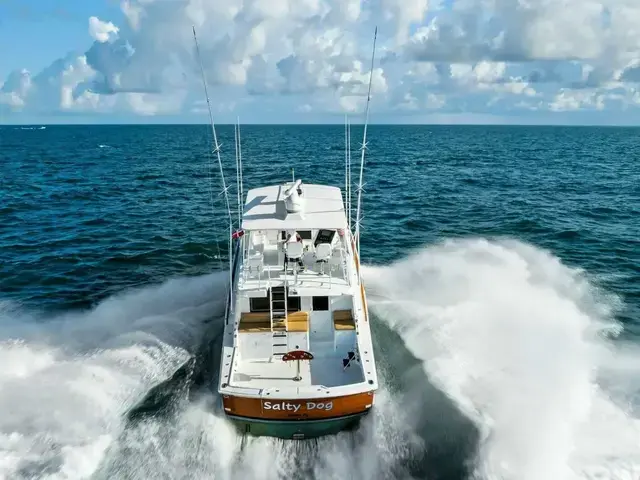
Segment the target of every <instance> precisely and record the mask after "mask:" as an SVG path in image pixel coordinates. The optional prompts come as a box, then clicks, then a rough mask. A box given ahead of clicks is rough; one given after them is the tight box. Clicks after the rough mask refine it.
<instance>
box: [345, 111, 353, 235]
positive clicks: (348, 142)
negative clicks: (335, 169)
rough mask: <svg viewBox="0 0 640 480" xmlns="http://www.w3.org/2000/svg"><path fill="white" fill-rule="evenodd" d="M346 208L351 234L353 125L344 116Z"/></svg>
mask: <svg viewBox="0 0 640 480" xmlns="http://www.w3.org/2000/svg"><path fill="white" fill-rule="evenodd" d="M344 208H345V211H346V213H347V225H348V227H349V232H351V124H350V123H349V118H348V116H347V115H345V116H344Z"/></svg>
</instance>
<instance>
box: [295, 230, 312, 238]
mask: <svg viewBox="0 0 640 480" xmlns="http://www.w3.org/2000/svg"><path fill="white" fill-rule="evenodd" d="M298 233H299V234H300V238H302V240H311V239H312V238H313V236H312V235H311V230H298Z"/></svg>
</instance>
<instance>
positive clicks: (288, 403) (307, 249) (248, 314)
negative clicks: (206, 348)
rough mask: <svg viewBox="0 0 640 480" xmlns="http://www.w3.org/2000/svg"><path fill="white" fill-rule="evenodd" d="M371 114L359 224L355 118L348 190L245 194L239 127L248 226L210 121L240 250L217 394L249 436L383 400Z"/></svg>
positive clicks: (345, 423) (297, 432) (331, 426)
mask: <svg viewBox="0 0 640 480" xmlns="http://www.w3.org/2000/svg"><path fill="white" fill-rule="evenodd" d="M194 38H195V29H194ZM195 41H196V48H197V47H198V43H197V38H196V39H195ZM374 54H375V37H374ZM373 58H374V57H372V70H373ZM203 81H204V73H203ZM204 84H205V93H206V88H207V87H206V81H204ZM370 91H371V82H369V96H370ZM208 101H209V100H208V94H207V102H208ZM368 111H369V100H368V99H367V109H366V116H365V123H364V137H363V143H362V145H363V146H362V148H361V152H362V156H361V162H360V178H359V182H358V187H357V189H356V193H357V205H356V216H355V219H354V222H352V221H351V220H352V218H351V217H352V215H351V211H352V202H351V199H352V196H353V195H352V189H351V183H352V182H351V154H350V152H351V148H350V127H349V125H348V123H347V124H346V125H345V188H344V191H342V190H341V188H339V187H336V186H329V185H320V184H314V183H305V182H303V181H301V180H300V179H298V180H296V179H295V176H294V177H293V178H292V180H291V181H286V182H285V181H283V182H281V183H278V184H275V185H267V186H262V187H259V188H253V189H251V190H248V191H247V194H246V196H245V195H244V187H243V178H242V154H241V148H240V130H239V126H236V131H235V136H236V168H237V182H236V183H237V190H238V200H239V201H238V206H239V208H238V216H237V222H238V228H234V223H235V220H234V218H233V217H234V216H233V215H232V213H231V209H230V203H229V198H228V195H227V190H228V188H227V187H226V185H225V184H224V174H223V169H222V164H221V162H220V147H219V145H218V141H217V136H216V132H215V127H214V126H213V118H211V125H212V127H213V128H212V130H213V138H214V142H215V150H214V152H215V153H217V155H218V163H219V164H220V174H221V175H222V178H223V191H224V193H225V198H226V199H227V207H228V208H227V209H228V214H229V252H233V254H232V255H229V273H230V275H229V285H230V289H229V294H228V298H227V300H228V302H227V309H226V314H225V326H224V337H223V345H222V353H221V365H220V379H219V385H218V393H219V395H220V398H221V403H222V408H223V411H224V413H225V415H226V417H227V418H228V419H229V420H230V421H232V422H233V423H235V424H236V425H237V426H238V427H239V429H240V430H241V431H242V432H243V433H248V434H251V435H266V436H274V437H279V438H285V439H304V438H310V437H317V436H321V435H327V434H333V433H337V432H339V431H341V430H343V429H346V428H348V427H350V426H352V425H354V424H356V423H357V421H358V420H359V419H360V418H361V417H362V416H364V415H366V414H367V413H368V412H370V410H371V408H372V407H373V405H374V394H375V391H376V389H377V388H378V378H377V373H376V364H375V358H374V353H373V344H372V335H371V328H370V319H369V313H368V310H367V300H366V294H365V288H364V284H363V282H362V272H361V265H360V226H361V217H362V215H361V198H362V185H363V183H362V176H363V166H364V156H365V150H366V134H367V119H368ZM240 199H243V201H240ZM352 227H353V228H352Z"/></svg>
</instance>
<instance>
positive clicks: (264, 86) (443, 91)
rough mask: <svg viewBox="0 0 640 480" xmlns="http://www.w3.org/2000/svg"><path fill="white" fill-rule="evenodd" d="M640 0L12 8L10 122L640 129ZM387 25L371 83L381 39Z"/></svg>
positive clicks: (201, 0)
mask: <svg viewBox="0 0 640 480" xmlns="http://www.w3.org/2000/svg"><path fill="white" fill-rule="evenodd" d="M639 24H640V1H638V0H121V1H120V0H91V1H89V0H59V1H57V2H51V1H45V0H0V123H4V124H12V123H156V122H160V123H201V122H206V121H208V116H207V110H206V102H205V96H204V91H203V85H202V80H201V76H200V71H199V65H198V61H197V57H196V55H195V48H194V41H193V34H192V26H195V27H196V30H197V34H198V40H199V42H200V50H201V54H202V55H201V56H202V63H203V68H204V70H205V75H206V78H207V83H208V86H209V96H210V100H211V106H212V109H213V114H214V118H215V120H216V121H217V122H219V123H230V122H233V121H235V119H236V118H240V121H241V122H242V123H249V124H250V123H342V122H343V121H344V116H345V115H349V116H350V117H351V118H352V121H354V122H357V121H360V120H361V119H362V117H363V113H364V109H365V103H366V91H367V87H368V83H369V79H370V78H371V79H372V80H371V82H372V96H371V115H370V119H371V121H372V122H373V123H481V124H482V123H498V124H501V123H507V124H613V125H639V124H640V28H638V25H639ZM376 26H377V27H378V37H377V49H376V59H375V64H374V68H373V71H372V70H371V65H370V62H371V49H372V44H373V32H374V29H375V27H376Z"/></svg>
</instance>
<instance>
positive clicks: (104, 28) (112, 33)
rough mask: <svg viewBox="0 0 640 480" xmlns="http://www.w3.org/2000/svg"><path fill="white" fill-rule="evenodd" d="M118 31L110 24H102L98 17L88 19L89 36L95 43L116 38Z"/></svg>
mask: <svg viewBox="0 0 640 480" xmlns="http://www.w3.org/2000/svg"><path fill="white" fill-rule="evenodd" d="M119 31H120V29H119V28H118V27H116V26H115V25H114V24H113V23H111V22H103V21H102V20H100V19H99V18H98V17H90V18H89V34H90V35H91V36H92V37H93V38H94V39H95V40H96V41H97V42H101V43H104V42H108V41H110V40H114V39H115V38H117V35H118V32H119Z"/></svg>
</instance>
